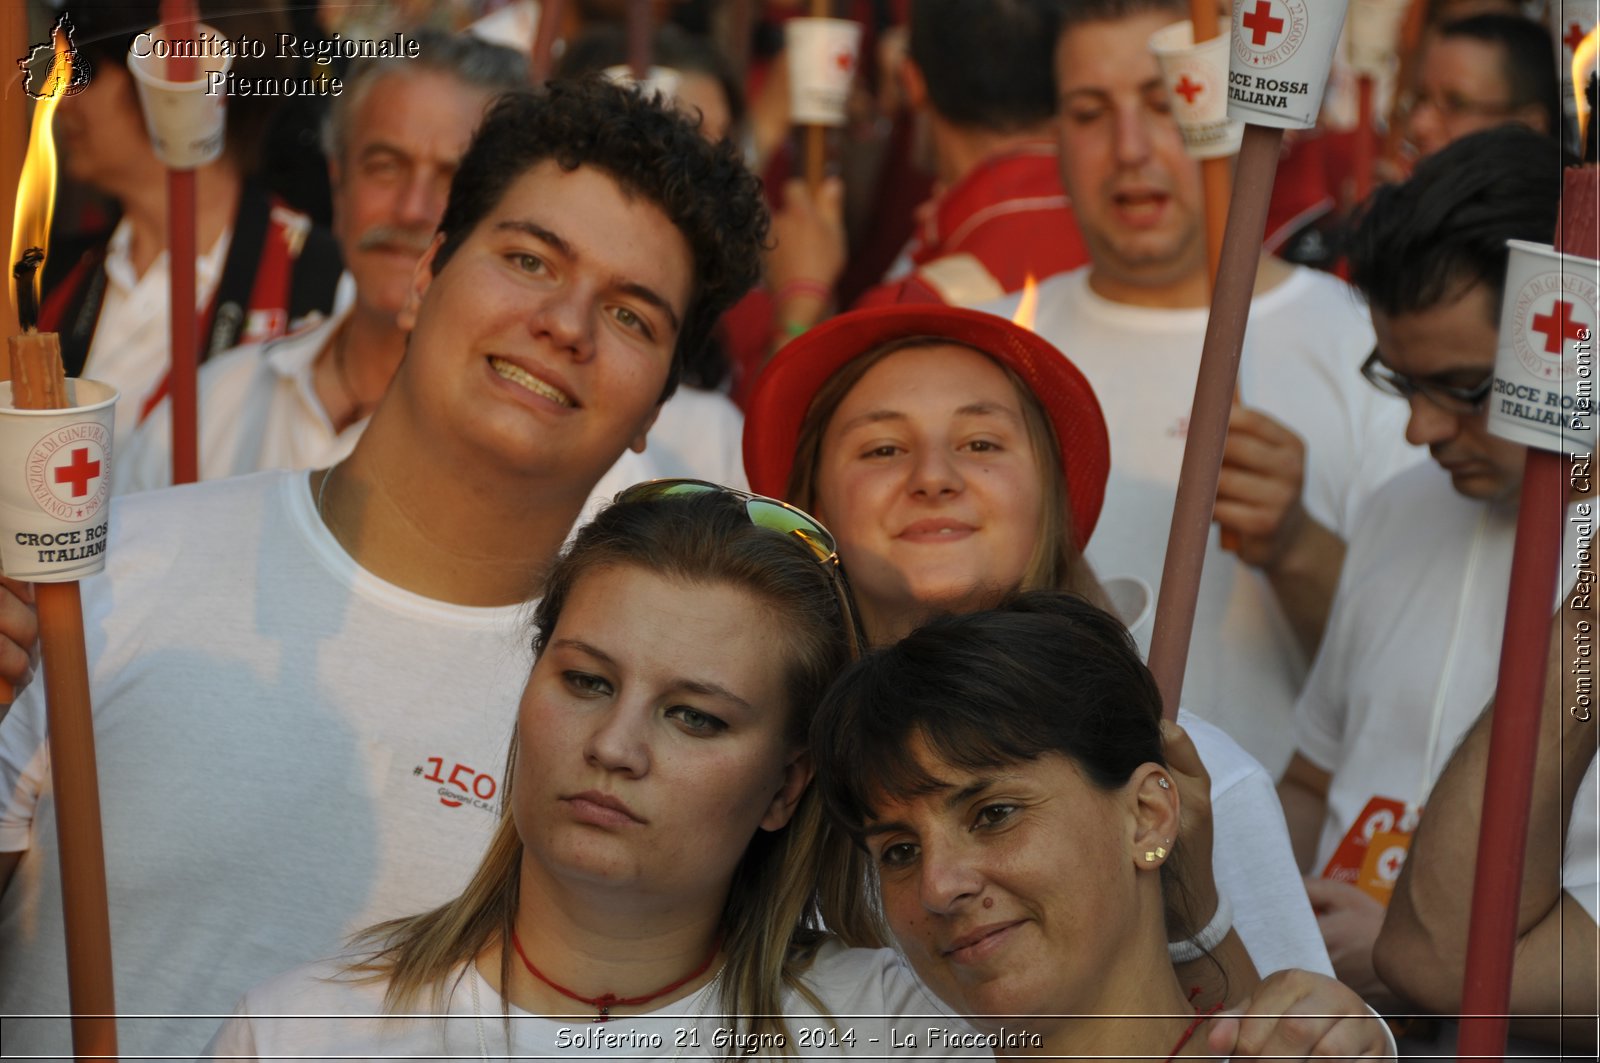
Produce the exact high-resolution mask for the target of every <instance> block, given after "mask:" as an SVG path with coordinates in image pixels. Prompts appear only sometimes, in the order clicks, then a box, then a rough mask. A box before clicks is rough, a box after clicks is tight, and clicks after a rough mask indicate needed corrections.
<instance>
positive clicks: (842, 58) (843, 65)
mask: <svg viewBox="0 0 1600 1063" xmlns="http://www.w3.org/2000/svg"><path fill="white" fill-rule="evenodd" d="M833 61H834V63H836V64H837V65H838V67H839V69H840V70H843V71H844V72H845V73H849V72H850V68H851V67H853V66H855V65H856V57H855V56H853V55H851V54H850V53H849V52H840V53H839V54H838V55H836V56H834V57H833Z"/></svg>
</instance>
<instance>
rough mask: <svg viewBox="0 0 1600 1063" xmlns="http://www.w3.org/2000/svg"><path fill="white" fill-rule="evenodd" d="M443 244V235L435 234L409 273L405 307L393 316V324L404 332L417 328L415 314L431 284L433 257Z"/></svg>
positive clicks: (419, 308)
mask: <svg viewBox="0 0 1600 1063" xmlns="http://www.w3.org/2000/svg"><path fill="white" fill-rule="evenodd" d="M442 243H444V233H435V234H434V237H433V243H431V244H429V245H428V249H427V250H426V251H424V252H423V253H422V257H421V258H419V259H417V268H416V269H414V270H412V271H411V290H410V291H408V292H406V302H405V305H404V306H402V307H401V308H400V313H399V314H398V315H396V316H395V323H396V324H398V325H399V326H400V328H401V329H402V330H403V331H405V332H410V331H411V330H412V329H414V328H416V327H417V313H418V312H419V311H420V310H421V309H422V297H423V296H424V295H426V294H427V292H428V286H429V285H431V284H432V283H433V256H434V255H436V254H438V252H439V245H440V244H442Z"/></svg>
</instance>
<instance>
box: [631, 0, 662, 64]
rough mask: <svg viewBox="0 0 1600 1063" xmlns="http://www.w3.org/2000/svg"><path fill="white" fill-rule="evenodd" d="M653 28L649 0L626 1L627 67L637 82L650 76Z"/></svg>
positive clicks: (653, 23) (653, 18)
mask: <svg viewBox="0 0 1600 1063" xmlns="http://www.w3.org/2000/svg"><path fill="white" fill-rule="evenodd" d="M654 30H655V17H654V14H653V12H652V11H651V10H650V0H629V3H628V67H629V69H630V70H631V71H632V72H633V80H634V81H635V82H638V83H639V84H643V83H644V81H645V80H646V79H647V78H649V76H650V65H651V54H650V53H651V52H652V51H653V49H652V48H651V37H652V36H653V34H654Z"/></svg>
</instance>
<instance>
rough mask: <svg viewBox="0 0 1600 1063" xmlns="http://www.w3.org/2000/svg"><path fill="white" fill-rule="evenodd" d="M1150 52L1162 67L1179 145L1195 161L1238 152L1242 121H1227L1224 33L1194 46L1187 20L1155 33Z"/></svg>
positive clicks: (1226, 35)
mask: <svg viewBox="0 0 1600 1063" xmlns="http://www.w3.org/2000/svg"><path fill="white" fill-rule="evenodd" d="M1150 50H1151V51H1152V52H1154V53H1155V56H1156V60H1157V61H1158V62H1159V63H1160V64H1161V80H1162V81H1164V82H1166V86H1167V98H1168V99H1169V100H1170V101H1171V104H1172V116H1173V117H1174V118H1175V119H1177V122H1178V129H1179V131H1181V132H1182V133H1183V146H1184V148H1185V149H1186V150H1187V151H1188V153H1189V155H1190V156H1191V157H1193V158H1196V159H1217V158H1225V157H1227V156H1229V155H1236V154H1238V152H1239V140H1240V138H1241V137H1242V136H1243V135H1244V123H1243V122H1240V121H1237V120H1235V119H1231V118H1229V117H1228V34H1227V30H1226V27H1223V31H1222V32H1221V33H1219V34H1218V35H1217V36H1215V37H1213V38H1211V39H1210V40H1208V41H1206V42H1204V43H1203V44H1195V43H1194V26H1193V25H1192V24H1191V23H1190V22H1189V21H1188V20H1187V19H1186V20H1184V21H1182V22H1174V23H1173V24H1172V25H1170V26H1167V27H1165V28H1163V29H1161V30H1158V31H1157V32H1156V33H1155V35H1154V36H1152V37H1151V38H1150Z"/></svg>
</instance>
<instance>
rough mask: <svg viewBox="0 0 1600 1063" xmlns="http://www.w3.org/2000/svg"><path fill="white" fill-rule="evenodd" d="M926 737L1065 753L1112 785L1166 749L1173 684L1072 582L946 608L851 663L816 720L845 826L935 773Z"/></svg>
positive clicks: (967, 751)
mask: <svg viewBox="0 0 1600 1063" xmlns="http://www.w3.org/2000/svg"><path fill="white" fill-rule="evenodd" d="M913 738H921V739H923V740H924V741H925V742H926V743H927V746H928V748H929V749H931V750H932V751H933V753H934V755H935V756H937V757H938V758H939V759H940V760H943V761H945V762H946V763H949V764H951V765H954V766H957V767H961V768H966V769H968V770H973V771H981V770H987V769H991V768H996V767H1000V766H1003V765H1007V764H1015V763H1019V762H1022V761H1030V760H1034V759H1037V758H1038V757H1040V756H1042V755H1044V754H1046V753H1059V754H1062V755H1063V756H1066V757H1068V758H1070V759H1071V760H1072V761H1073V763H1075V764H1076V765H1077V766H1078V767H1079V768H1080V769H1081V770H1082V771H1083V773H1084V776H1085V777H1086V778H1087V779H1089V780H1090V781H1091V782H1093V783H1094V784H1095V785H1096V786H1099V787H1101V788H1102V789H1107V790H1110V789H1115V788H1117V787H1119V786H1121V785H1123V784H1124V783H1126V782H1127V781H1128V778H1129V776H1131V775H1132V774H1133V772H1134V770H1135V769H1136V768H1138V767H1139V765H1141V764H1145V763H1156V764H1164V763H1165V759H1164V757H1163V756H1162V752H1161V694H1160V692H1159V691H1158V690H1157V689H1156V684H1155V680H1154V679H1153V678H1152V677H1151V675H1150V670H1149V669H1148V668H1146V667H1145V665H1144V662H1143V661H1141V660H1140V659H1139V651H1138V648H1137V647H1136V646H1135V645H1134V643H1133V639H1132V637H1131V636H1129V634H1128V632H1127V629H1126V628H1124V627H1123V626H1122V624H1121V623H1119V622H1118V621H1117V619H1116V618H1115V617H1113V616H1111V614H1109V613H1107V612H1105V611H1104V610H1102V609H1098V608H1096V607H1095V606H1093V605H1090V604H1089V603H1088V602H1087V601H1085V600H1084V599H1082V598H1079V597H1078V596H1076V595H1072V594H1066V593H1063V592H1060V591H1029V592H1027V593H1025V594H1019V595H1016V596H1015V597H1013V598H1011V599H1009V600H1008V601H1007V602H1006V603H1005V604H1003V605H1001V606H1000V607H999V608H996V609H992V610H988V611H984V612H977V613H968V614H966V615H963V616H950V617H944V618H942V619H938V620H934V621H933V622H931V623H929V624H927V625H926V626H924V627H921V628H919V629H917V630H916V631H914V632H912V633H911V634H910V635H908V636H906V637H905V638H904V639H902V640H901V641H900V642H898V643H896V644H895V645H893V646H890V647H888V648H887V649H883V650H880V651H878V652H876V653H873V654H871V655H869V656H867V657H865V658H863V659H862V660H860V661H858V662H856V663H855V664H853V665H852V666H850V667H849V668H848V669H846V670H845V672H844V674H843V675H841V676H840V677H839V680H838V682H837V683H835V684H834V686H833V688H832V689H831V690H829V691H828V695H827V696H826V697H825V698H824V699H823V702H822V705H821V706H820V707H819V708H818V710H817V714H816V716H815V718H814V719H813V721H812V725H811V752H812V756H813V758H814V760H815V763H816V769H817V783H818V785H819V786H820V787H821V788H822V794H823V800H824V801H825V802H826V803H827V806H828V808H829V810H830V811H831V812H832V813H833V814H834V816H835V817H836V818H837V819H838V820H839V821H840V822H841V823H842V824H843V826H844V828H845V830H847V831H850V832H852V833H856V834H859V832H860V831H861V829H862V827H863V826H864V825H865V824H866V823H867V822H868V820H869V819H871V818H872V817H873V815H874V809H875V808H876V806H877V804H878V802H880V801H882V800H883V799H884V798H904V797H909V796H914V795H916V794H919V793H925V792H927V791H928V790H929V788H930V787H932V786H934V785H935V783H936V780H934V779H931V778H930V777H929V776H928V774H927V772H926V771H925V770H924V769H923V767H922V765H920V764H919V763H918V762H917V755H916V752H915V743H913V741H912V739H913Z"/></svg>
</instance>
